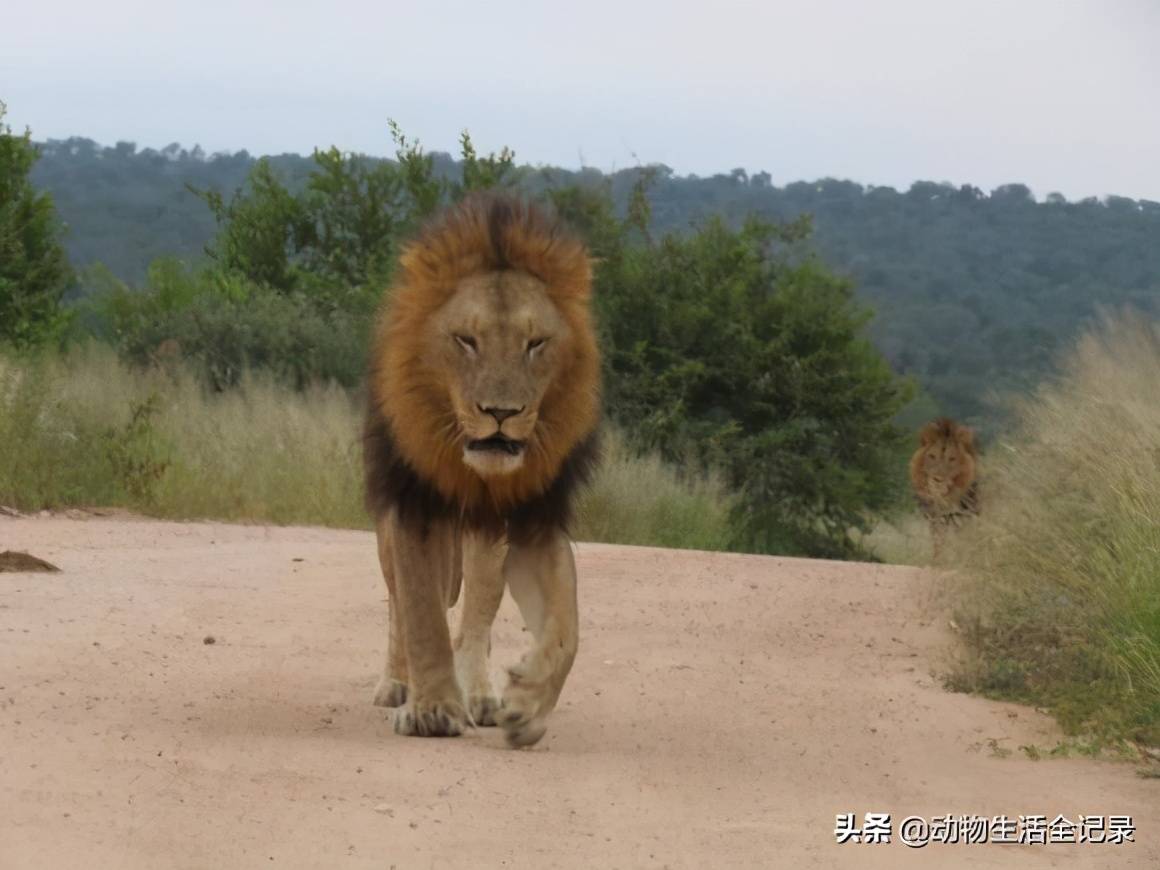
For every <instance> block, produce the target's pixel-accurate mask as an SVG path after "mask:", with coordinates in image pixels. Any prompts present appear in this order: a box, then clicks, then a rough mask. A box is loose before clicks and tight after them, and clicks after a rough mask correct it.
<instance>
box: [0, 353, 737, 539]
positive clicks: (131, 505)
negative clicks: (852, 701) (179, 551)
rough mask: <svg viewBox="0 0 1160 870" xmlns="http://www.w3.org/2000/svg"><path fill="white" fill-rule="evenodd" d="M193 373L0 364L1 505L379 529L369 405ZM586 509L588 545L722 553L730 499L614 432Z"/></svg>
mask: <svg viewBox="0 0 1160 870" xmlns="http://www.w3.org/2000/svg"><path fill="white" fill-rule="evenodd" d="M191 371H192V370H191V369H190V368H188V367H185V366H182V365H181V364H179V363H173V362H171V363H170V364H168V365H167V367H165V368H160V367H154V368H149V369H146V368H141V367H136V366H132V367H131V366H128V365H126V364H125V363H123V362H122V361H120V360H119V359H118V357H117V355H116V353H115V352H114V351H113V350H112V349H110V348H109V347H107V346H105V345H102V344H98V343H92V344H89V345H87V346H83V347H80V348H76V349H74V350H73V351H71V352H70V353H69V354H67V355H65V356H52V355H49V356H44V357H41V358H37V359H28V358H20V359H17V358H13V357H4V356H2V355H0V504H7V505H10V506H13V507H16V508H19V509H23V510H39V509H41V508H59V507H72V506H120V507H125V508H128V509H130V510H134V511H138V512H141V513H145V514H148V515H152V516H159V517H168V518H174V519H191V518H212V519H220V520H238V521H253V522H268V523H275V524H312V525H326V526H334V527H340V528H368V527H369V525H370V524H369V520H368V518H367V516H366V514H365V512H364V510H363V506H362V459H361V443H360V440H359V437H360V436H359V433H360V430H361V411H362V408H361V404H360V403H359V402H358V401H357V400H356V399H355V398H354V396H353V395H352V394H351V393H349V392H347V391H346V390H343V389H342V388H339V387H336V386H329V387H323V386H316V387H311V388H308V389H305V390H295V389H292V388H290V387H288V386H286V385H285V384H284V382H282V381H278V380H275V379H273V378H270V377H265V376H261V375H258V374H254V373H245V374H243V375H242V376H241V378H240V381H239V383H238V384H237V386H235V387H232V388H230V389H227V390H225V391H223V392H216V391H213V390H207V389H205V387H204V386H203V383H202V381H201V380H200V379H199V378H197V377H195V376H194V375H193V374H192V373H191ZM607 440H608V445H607V450H606V456H605V460H604V462H603V463H602V465H601V466H600V468H599V470H598V472H597V475H596V478H595V480H594V481H593V484H592V486H591V487H590V488H589V489H588V490H587V491H586V492H585V493H584V495H583V497H582V498H581V502H580V505H579V509H578V523H577V527H576V530H575V531H576V534H577V537H578V538H580V539H582V540H589V541H605V542H615V543H626V544H642V545H653V546H670V547H678V546H679V547H690V548H697V549H723V548H725V547H726V546H727V545H728V540H729V525H728V515H729V511H730V508H731V506H732V504H733V500H732V498H731V497H730V495H729V494H728V493H727V492H726V491H725V489H724V487H723V486H722V485H721V484H720V483H719V482H718V481H716V480H713V479H706V478H701V477H693V478H689V479H685V478H684V477H682V476H681V475H679V474H678V473H677V472H676V471H675V470H674V469H673V468H671V467H669V466H666V465H664V464H663V463H662V462H660V460H658V459H656V458H655V457H651V456H646V457H637V456H635V455H633V454H631V453H629V452H628V451H627V450H626V449H625V447H624V445H623V442H622V441H621V439H620V438H619V437H618V436H617V434H616V433H615V432H614V431H611V432H609V433H608V439H607Z"/></svg>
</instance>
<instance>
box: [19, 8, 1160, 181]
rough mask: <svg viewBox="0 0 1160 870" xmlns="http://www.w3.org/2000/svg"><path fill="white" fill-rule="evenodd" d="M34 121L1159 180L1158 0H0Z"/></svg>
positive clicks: (41, 131)
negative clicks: (461, 139) (395, 131)
mask: <svg viewBox="0 0 1160 870" xmlns="http://www.w3.org/2000/svg"><path fill="white" fill-rule="evenodd" d="M0 100H3V101H4V102H6V103H7V104H8V109H9V116H8V121H9V123H11V124H12V126H14V127H18V128H23V127H24V126H26V125H27V126H29V127H31V128H32V131H33V135H34V137H35V138H37V139H45V138H63V137H66V136H70V135H81V136H87V137H89V138H92V139H96V140H97V141H98V142H101V143H104V144H112V143H114V142H116V141H117V140H119V139H127V140H131V141H134V142H136V143H137V144H138V145H139V146H141V147H145V146H152V147H155V148H160V147H163V146H165V145H166V144H168V143H170V142H174V141H177V142H180V143H181V144H182V145H185V146H187V147H191V146H193V145H194V144H200V145H201V146H202V147H203V148H205V149H206V150H207V151H211V152H212V151H220V150H230V151H233V150H238V149H242V148H245V149H247V150H249V151H250V152H251V153H255V154H260V153H271V152H283V151H296V152H302V153H309V151H310V150H311V148H312V147H313V146H315V145H321V146H326V145H330V144H336V145H338V146H340V147H341V148H344V149H353V150H358V151H364V152H367V153H371V154H388V153H390V152H391V150H392V148H391V145H390V140H389V137H388V133H387V119H388V118H394V119H395V120H397V121H398V122H399V123H400V125H401V126H402V127H403V129H404V131H405V132H407V133H408V134H409V135H411V136H414V137H417V138H418V139H419V140H420V141H421V142H422V143H423V144H424V145H425V146H426V147H428V148H430V149H435V150H446V151H450V150H454V148H455V143H456V138H457V136H458V134H459V132H460V131H461V130H462V129H463V128H467V129H469V130H470V131H471V133H472V136H473V138H474V139H475V140H476V143H477V145H478V146H479V147H480V148H481V149H484V150H491V149H497V148H499V147H500V146H502V145H505V144H509V145H511V146H512V147H513V148H514V149H515V150H516V154H517V158H518V159H519V160H520V161H521V162H530V163H540V164H554V165H561V166H570V167H576V166H579V165H581V163H583V164H585V165H588V166H594V167H597V168H599V169H605V170H608V169H616V168H623V167H625V166H630V165H634V164H636V163H638V162H640V163H657V162H659V163H666V164H668V165H669V166H671V167H673V168H674V169H675V170H676V171H677V172H678V173H680V174H686V173H697V174H700V175H708V174H712V173H714V172H722V171H728V170H730V169H732V168H733V167H737V166H740V167H744V168H746V169H747V170H749V171H751V172H753V171H759V170H765V171H768V172H769V173H771V174H772V175H773V178H774V181H775V183H779V184H780V183H785V182H788V181H794V180H798V179H803V178H804V179H814V178H818V177H822V176H836V177H840V178H850V179H853V180H855V181H859V182H863V183H867V184H889V185H893V186H895V187H906V186H908V185H909V184H910V183H911V182H912V181H914V180H915V179H929V180H935V181H950V182H952V183H954V184H961V183H968V182H969V183H972V184H976V185H978V186H980V187H983V188H984V189H991V188H993V187H995V186H996V185H999V184H1002V183H1006V182H1016V181H1017V182H1023V183H1026V184H1028V185H1030V186H1031V188H1032V189H1033V190H1034V191H1035V192H1036V194H1037V195H1039V196H1042V195H1045V194H1046V193H1048V192H1050V191H1055V190H1058V191H1061V192H1063V193H1064V194H1065V195H1067V196H1068V197H1069V198H1079V197H1082V196H1090V195H1104V194H1107V193H1117V194H1121V195H1125V196H1133V197H1144V198H1149V199H1155V200H1160V0H1091V2H1088V0H1003V2H992V0H953V2H952V0H875V2H870V0H847V2H836V0H792V2H782V0H765V2H752V3H742V2H737V0H713V2H709V0H700V2H686V0H668V2H663V3H659V2H657V3H654V2H632V0H617V2H611V0H585V2H582V3H566V4H565V3H552V2H537V3H533V2H528V3H517V2H512V0H488V2H479V0H475V2H461V0H442V2H426V3H424V2H423V0H408V2H406V3H392V2H382V0H379V2H374V0H360V2H352V0H336V2H330V3H325V2H319V0H315V2H310V3H305V2H299V0H282V2H280V3H274V2H270V3H258V2H253V0H229V2H223V0H201V2H188V0H187V2H183V3H162V2H158V0H151V2H135V0H134V2H129V0H106V2H93V0H83V2H81V0H57V2H54V3H48V2H19V3H15V2H14V3H11V4H7V5H6V8H5V10H4V12H3V15H2V16H0Z"/></svg>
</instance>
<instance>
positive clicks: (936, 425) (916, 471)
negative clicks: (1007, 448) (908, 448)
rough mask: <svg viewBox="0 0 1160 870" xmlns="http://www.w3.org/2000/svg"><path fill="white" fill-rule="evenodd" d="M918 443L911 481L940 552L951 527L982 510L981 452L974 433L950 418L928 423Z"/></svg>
mask: <svg viewBox="0 0 1160 870" xmlns="http://www.w3.org/2000/svg"><path fill="white" fill-rule="evenodd" d="M918 442H919V447H918V450H916V451H915V452H914V455H913V456H911V458H910V483H911V486H912V487H913V488H914V497H915V499H916V500H917V501H918V506H919V509H920V510H921V511H922V513H923V515H924V516H925V517H926V518H927V521H928V522H929V523H930V529H931V536H932V538H933V540H934V549H935V555H938V551H939V545H940V543H941V541H942V537H943V534H944V532H945V530H946V529H947V527H948V526H957V525H958V524H959V522H960V521H961V520H962V519H963V518H965V517H967V516H973V515H975V514H977V513H978V512H979V491H978V480H977V479H976V475H977V473H978V451H977V450H976V448H975V436H974V433H973V432H972V431H971V430H970V429H968V428H967V427H966V426H963V425H961V424H959V423H956V422H955V421H954V420H952V419H950V418H949V417H939V418H938V419H935V420H932V421H931V422H929V423H927V424H926V425H925V426H924V427H923V428H922V431H921V432H919V435H918Z"/></svg>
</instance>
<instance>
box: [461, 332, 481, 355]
mask: <svg viewBox="0 0 1160 870" xmlns="http://www.w3.org/2000/svg"><path fill="white" fill-rule="evenodd" d="M455 340H456V341H457V342H459V346H460V347H461V348H463V349H464V350H466V351H470V352H471V353H475V352H476V351H477V350H479V345H477V344H476V343H475V339H474V338H472V337H471V336H470V335H456V336H455Z"/></svg>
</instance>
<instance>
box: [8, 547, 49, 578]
mask: <svg viewBox="0 0 1160 870" xmlns="http://www.w3.org/2000/svg"><path fill="white" fill-rule="evenodd" d="M4 571H11V572H15V573H25V572H28V573H31V572H36V571H38V572H42V573H46V574H56V573H59V572H60V568H58V567H56V565H53V564H52V563H51V562H46V561H44V560H43V559H38V558H36V557H35V556H30V555H28V553H17V552H16V551H15V550H5V551H4V552H3V553H0V572H4Z"/></svg>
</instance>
